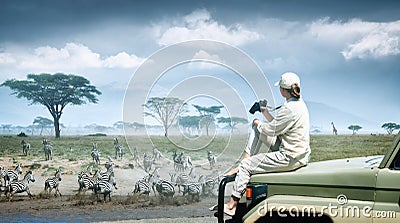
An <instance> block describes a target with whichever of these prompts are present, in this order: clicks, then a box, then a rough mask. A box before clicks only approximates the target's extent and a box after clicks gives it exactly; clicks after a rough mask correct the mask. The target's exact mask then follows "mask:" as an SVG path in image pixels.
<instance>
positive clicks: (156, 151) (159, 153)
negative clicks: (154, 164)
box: [153, 146, 162, 160]
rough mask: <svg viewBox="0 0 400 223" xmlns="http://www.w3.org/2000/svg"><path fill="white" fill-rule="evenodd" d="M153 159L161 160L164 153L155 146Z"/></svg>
mask: <svg viewBox="0 0 400 223" xmlns="http://www.w3.org/2000/svg"><path fill="white" fill-rule="evenodd" d="M153 157H154V160H160V159H161V157H162V153H161V152H160V150H158V149H157V148H156V147H155V146H153Z"/></svg>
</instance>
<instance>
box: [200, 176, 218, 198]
mask: <svg viewBox="0 0 400 223" xmlns="http://www.w3.org/2000/svg"><path fill="white" fill-rule="evenodd" d="M219 181H220V179H219V177H211V176H208V177H205V176H204V175H200V176H199V180H198V182H199V183H202V185H203V192H202V194H203V195H214V192H213V191H214V188H215V185H218V184H219Z"/></svg>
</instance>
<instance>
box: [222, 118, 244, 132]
mask: <svg viewBox="0 0 400 223" xmlns="http://www.w3.org/2000/svg"><path fill="white" fill-rule="evenodd" d="M217 121H218V123H221V124H227V125H228V126H229V127H230V128H231V129H232V130H233V129H235V128H236V126H237V125H239V124H246V123H248V121H247V119H246V118H241V117H219V118H217Z"/></svg>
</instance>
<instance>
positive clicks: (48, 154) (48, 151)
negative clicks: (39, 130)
mask: <svg viewBox="0 0 400 223" xmlns="http://www.w3.org/2000/svg"><path fill="white" fill-rule="evenodd" d="M42 144H43V150H44V156H45V159H46V160H52V159H53V155H52V154H53V146H51V143H50V142H49V141H48V140H47V139H43V141H42Z"/></svg>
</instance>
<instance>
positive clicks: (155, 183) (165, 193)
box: [149, 174, 175, 199]
mask: <svg viewBox="0 0 400 223" xmlns="http://www.w3.org/2000/svg"><path fill="white" fill-rule="evenodd" d="M149 183H150V185H152V188H153V191H154V194H155V195H156V193H155V190H157V192H158V194H159V195H160V197H161V199H165V198H173V196H174V194H175V188H174V186H173V185H172V183H170V182H168V181H166V180H163V179H159V178H158V176H156V175H154V174H150V179H149ZM154 187H155V190H154Z"/></svg>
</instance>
